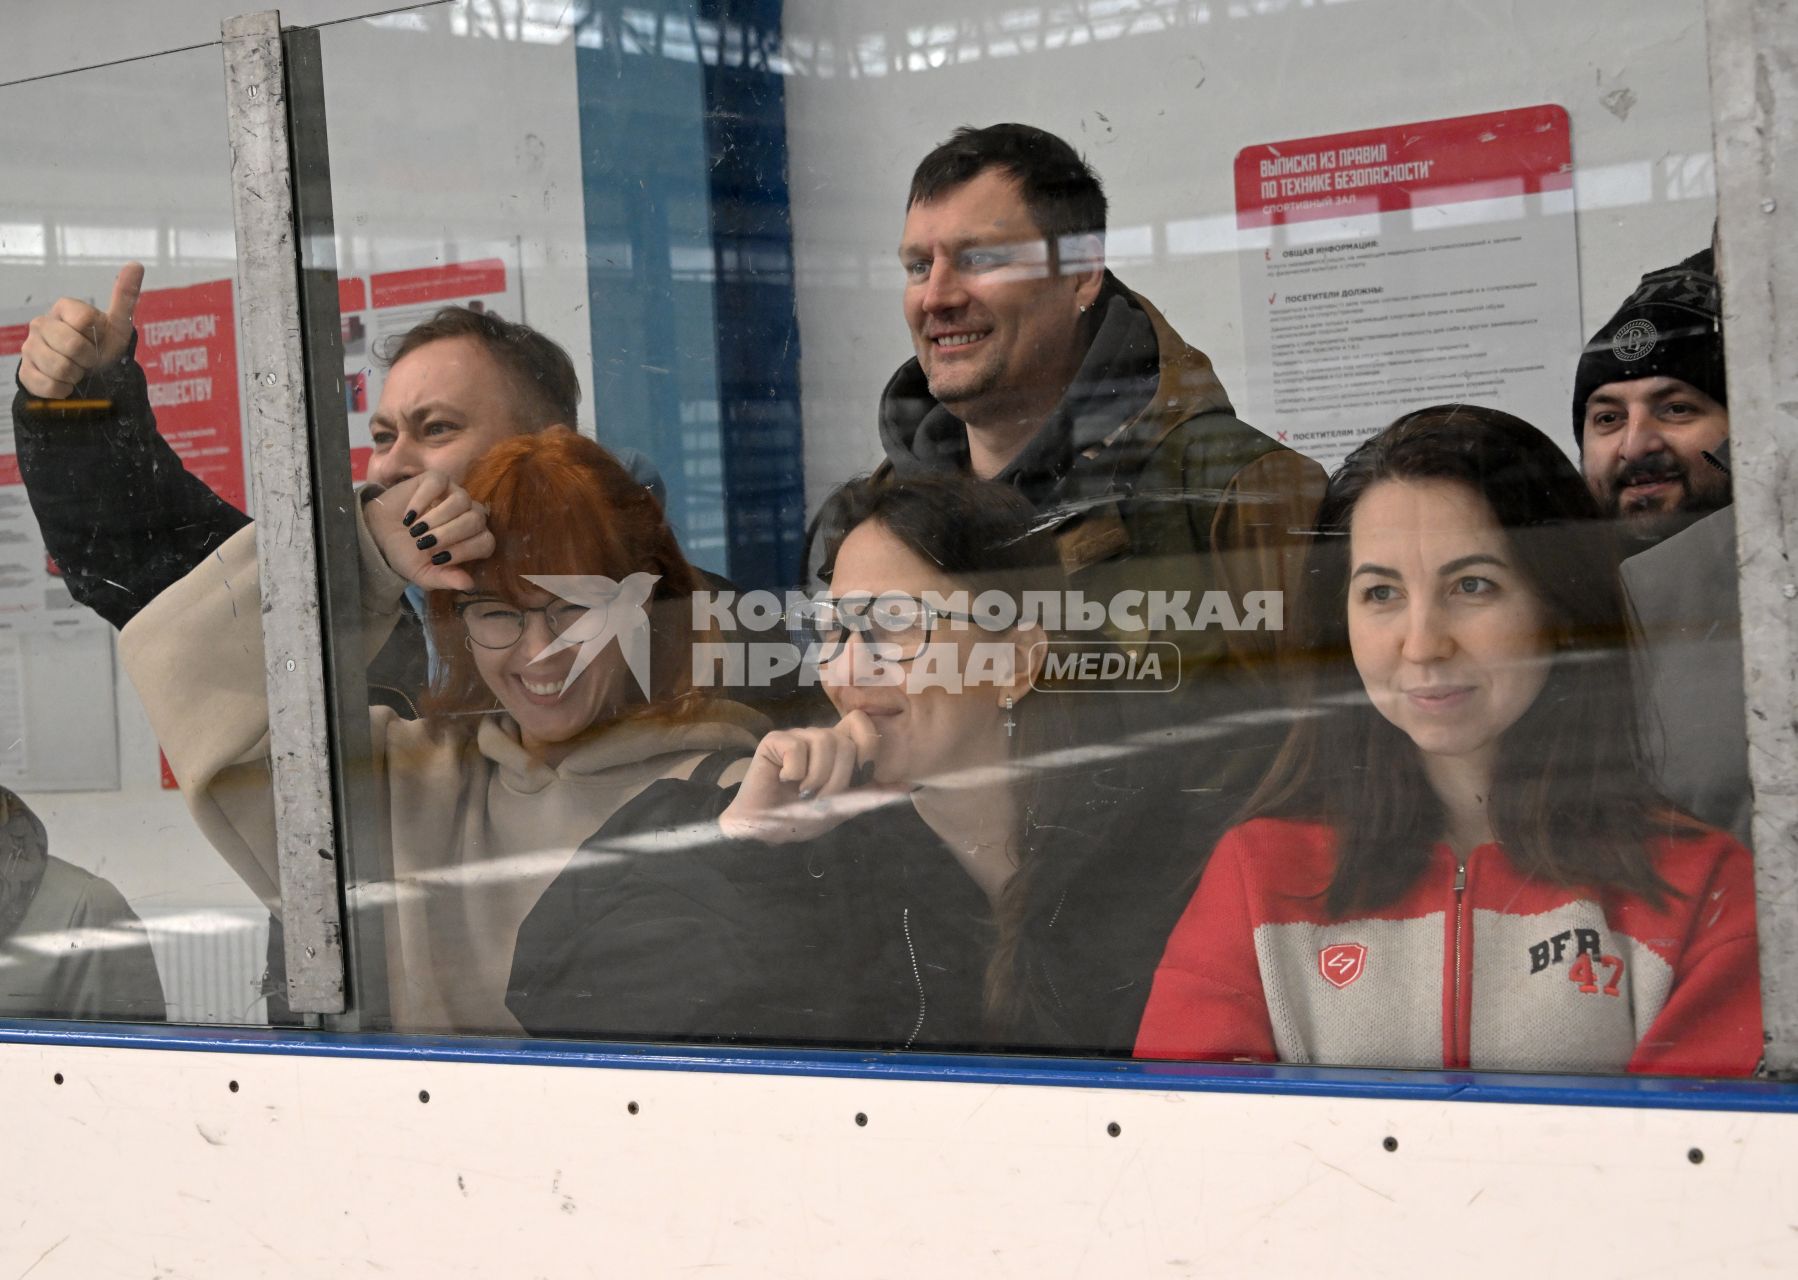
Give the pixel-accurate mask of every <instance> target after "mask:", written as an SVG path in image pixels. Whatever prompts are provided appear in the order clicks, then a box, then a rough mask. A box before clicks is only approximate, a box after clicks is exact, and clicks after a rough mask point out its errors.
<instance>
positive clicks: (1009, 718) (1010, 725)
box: [1005, 693, 1018, 738]
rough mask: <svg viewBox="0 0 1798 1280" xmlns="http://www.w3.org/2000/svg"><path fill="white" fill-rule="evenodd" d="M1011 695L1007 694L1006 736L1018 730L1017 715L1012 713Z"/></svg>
mask: <svg viewBox="0 0 1798 1280" xmlns="http://www.w3.org/2000/svg"><path fill="white" fill-rule="evenodd" d="M1011 706H1012V703H1011V695H1010V694H1009V693H1008V694H1006V695H1005V736H1006V737H1008V738H1009V737H1011V736H1012V735H1013V734H1015V733H1016V732H1017V731H1018V721H1017V717H1016V716H1014V715H1012V714H1011Z"/></svg>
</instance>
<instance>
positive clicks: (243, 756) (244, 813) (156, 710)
mask: <svg viewBox="0 0 1798 1280" xmlns="http://www.w3.org/2000/svg"><path fill="white" fill-rule="evenodd" d="M360 523H361V522H360V513H358V524H359V525H360ZM359 533H360V540H361V551H362V603H363V614H364V636H363V639H364V642H365V646H366V648H367V652H368V653H369V654H373V653H374V652H375V651H376V650H377V649H378V648H379V647H380V644H381V642H382V641H383V640H385V639H386V637H387V634H388V632H389V631H391V630H392V628H393V625H394V622H395V620H396V619H397V617H398V611H399V607H400V599H401V594H402V592H403V591H404V589H405V586H406V583H405V580H404V579H402V578H400V577H399V576H398V575H396V574H395V573H394V572H393V571H392V570H391V569H390V568H388V566H387V564H386V562H385V561H384V560H383V559H382V558H381V555H380V552H379V551H378V550H376V548H375V546H374V543H373V541H372V540H371V539H370V537H369V535H368V531H367V529H366V527H365V526H364V527H360V528H359ZM119 648H120V653H121V656H122V657H123V660H124V663H125V669H126V671H127V672H128V673H129V674H130V676H131V680H132V683H133V684H134V685H136V686H137V690H138V694H139V696H140V697H141V698H142V700H143V703H144V706H145V708H146V710H147V711H148V712H149V716H150V723H151V725H152V727H153V728H154V729H155V730H156V735H157V738H158V740H159V741H160V742H161V743H162V746H163V750H164V752H165V753H166V754H167V756H168V759H169V765H170V767H171V768H172V769H173V770H174V774H175V777H176V779H177V780H179V782H180V783H181V787H182V790H183V791H184V792H185V793H186V796H187V802H188V807H189V809H190V810H191V811H192V812H193V815H194V819H195V821H196V822H198V823H199V826H200V830H201V831H202V832H203V833H204V834H205V836H206V838H207V839H208V840H210V841H211V842H212V845H213V847H214V848H216V849H217V850H218V851H219V852H220V853H221V854H222V855H223V856H224V858H225V860H226V861H227V862H228V863H229V864H230V865H231V868H232V869H233V870H234V871H235V872H236V873H237V874H238V875H239V876H241V877H242V878H243V880H244V883H245V884H247V885H248V886H249V887H250V888H251V889H252V890H254V891H255V892H256V893H257V894H258V895H260V896H261V897H262V899H263V901H265V902H267V903H269V904H270V906H271V908H273V907H274V906H275V905H276V904H277V902H278V900H279V890H278V887H277V886H278V884H279V874H278V869H277V859H276V854H275V848H276V846H275V831H274V800H273V795H272V792H271V788H270V783H269V740H268V699H267V694H266V692H265V688H266V687H265V684H264V673H263V645H262V607H261V591H260V584H259V581H258V577H257V566H256V542H255V526H254V525H251V526H249V527H247V528H245V529H243V530H242V531H240V532H239V533H238V534H236V535H235V536H234V537H232V538H231V539H230V541H228V542H226V543H225V544H224V546H222V547H221V548H219V550H218V552H217V553H216V554H214V555H212V556H209V557H208V558H207V559H206V560H205V561H203V562H202V563H201V564H200V565H199V566H197V567H196V568H195V569H194V570H193V572H191V573H189V574H188V575H187V577H185V578H183V579H182V580H181V581H180V582H178V583H176V584H175V585H174V586H172V587H170V588H169V589H168V590H166V591H164V592H163V593H162V594H161V595H159V596H157V597H156V599H155V600H154V601H153V602H152V603H151V604H150V605H149V607H147V608H146V609H144V611H143V612H142V613H140V614H138V616H137V617H136V618H135V619H134V620H133V621H132V622H131V624H130V625H129V626H127V627H126V628H125V630H124V632H123V633H122V634H121V636H120V641H119ZM370 715H371V717H372V722H371V729H372V734H373V744H374V755H373V761H374V765H373V767H374V772H375V786H374V792H375V795H376V796H377V798H378V803H379V805H380V812H379V815H378V820H377V821H376V822H375V823H373V824H371V825H372V826H373V827H374V828H375V829H377V830H380V831H382V832H385V833H386V834H387V836H388V839H389V841H390V843H391V847H392V858H393V869H394V881H393V884H392V885H391V887H390V889H391V891H390V893H388V894H387V895H386V897H385V901H384V902H383V904H382V906H383V923H384V925H385V933H386V939H387V963H388V981H389V987H390V993H391V999H392V1011H393V1018H394V1026H395V1028H396V1029H399V1030H404V1031H415V1032H470V1033H499V1034H518V1033H519V1031H520V1027H519V1025H518V1022H517V1020H516V1019H514V1018H513V1017H512V1015H511V1013H510V1012H509V1011H508V1010H507V1009H506V1005H505V996H506V983H507V979H508V978H509V976H510V974H511V967H512V951H513V947H514V944H515V942H516V940H517V935H518V926H519V925H520V924H521V923H522V922H523V920H524V917H525V915H526V914H527V913H528V912H529V911H530V909H531V907H532V906H534V905H535V904H536V901H537V899H538V897H539V896H540V895H541V894H542V892H543V890H544V889H545V888H546V887H547V886H548V885H549V882H550V881H551V880H553V879H554V878H555V877H556V874H557V873H558V872H559V871H561V870H562V868H563V867H564V866H565V865H566V864H567V862H568V860H569V858H570V857H571V856H572V854H573V853H574V851H575V849H576V848H577V847H578V846H579V845H580V843H581V841H583V840H585V839H586V838H587V837H588V836H590V835H592V834H593V833H594V832H595V831H597V830H598V829H599V827H600V826H601V825H602V824H604V823H605V821H606V820H607V819H608V818H610V817H611V816H612V814H613V813H615V812H616V811H617V810H618V809H619V808H620V807H621V806H622V805H623V804H625V802H627V801H628V800H630V799H631V798H632V797H634V796H635V795H636V794H637V793H638V792H639V791H641V790H642V789H643V788H644V787H646V786H648V785H649V784H650V783H651V782H654V781H656V780H657V779H659V778H669V777H686V776H687V775H688V774H690V773H691V772H692V771H693V769H694V767H695V766H697V765H698V763H699V762H700V761H701V760H702V759H704V758H705V756H706V755H708V754H709V753H711V752H712V751H715V750H718V749H719V748H724V747H737V748H742V749H745V750H750V749H753V748H754V746H755V744H756V742H757V740H758V738H759V732H760V727H761V726H760V718H759V717H758V716H756V715H755V713H754V712H751V711H749V710H748V709H746V708H742V707H737V706H734V705H733V704H728V703H726V704H720V705H719V707H718V710H717V714H716V718H713V719H708V720H700V721H694V722H684V723H673V724H670V723H654V722H625V723H622V724H619V725H617V726H615V727H614V728H612V729H610V730H608V731H607V732H605V733H603V734H601V735H600V736H598V737H597V738H595V739H593V740H591V741H589V742H586V743H584V744H582V745H581V746H580V747H579V748H578V749H577V750H576V751H574V752H573V753H572V754H571V755H570V756H569V757H568V758H567V759H566V760H564V761H563V762H562V763H561V764H560V765H559V766H558V767H555V768H550V767H549V766H547V765H544V764H543V763H541V762H540V761H537V760H535V759H533V758H532V757H531V756H529V755H528V754H527V753H526V752H525V750H524V748H523V747H522V746H521V745H520V744H519V741H518V730H517V726H516V725H515V724H514V723H513V722H512V720H511V718H510V717H509V716H506V715H504V714H502V713H497V712H496V713H493V714H490V715H482V716H470V717H467V718H465V719H457V720H447V721H446V720H403V719H401V718H399V717H398V716H396V715H395V714H394V713H393V712H392V711H391V710H389V709H387V708H385V707H376V708H374V709H372V711H371V712H370ZM377 892H378V891H377Z"/></svg>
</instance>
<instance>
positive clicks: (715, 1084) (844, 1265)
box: [0, 1044, 1798, 1280]
mask: <svg viewBox="0 0 1798 1280" xmlns="http://www.w3.org/2000/svg"><path fill="white" fill-rule="evenodd" d="M57 1072H61V1073H62V1075H63V1078H64V1083H63V1084H61V1085H58V1084H56V1083H55V1082H54V1074H55V1073H57ZM233 1080H235V1081H237V1082H238V1085H239V1088H238V1091H237V1092H235V1093H233V1092H231V1090H230V1087H229V1082H230V1081H233ZM0 1088H3V1089H4V1092H5V1096H6V1097H7V1098H8V1101H9V1105H8V1107H7V1115H8V1121H7V1125H6V1131H7V1138H8V1142H7V1148H8V1152H9V1156H8V1158H7V1159H6V1160H5V1161H4V1166H3V1169H0V1275H5V1276H24V1275H26V1274H29V1275H30V1276H31V1278H32V1280H62V1278H65V1277H66V1278H68V1280H104V1278H106V1277H114V1276H118V1277H131V1278H133V1280H142V1278H144V1277H151V1276H158V1277H165V1276H166V1277H183V1278H187V1277H214V1276H216V1277H231V1278H232V1280H245V1278H246V1277H256V1276H283V1277H285V1276H300V1277H337V1276H359V1277H360V1276H383V1277H392V1276H404V1277H412V1276H417V1277H431V1278H432V1280H450V1278H452V1277H482V1278H483V1280H487V1278H494V1280H512V1278H514V1277H516V1278H520V1280H526V1278H529V1277H538V1276H543V1277H564V1276H628V1277H638V1276H673V1275H687V1274H694V1273H698V1274H705V1275H718V1276H771V1277H772V1276H779V1277H819V1278H823V1277H830V1278H832V1280H835V1278H837V1277H881V1276H895V1277H908V1278H909V1277H963V1276H1017V1277H1033V1278H1034V1277H1110V1276H1119V1277H1141V1276H1161V1275H1166V1276H1230V1277H1235V1276H1249V1275H1254V1276H1288V1275H1290V1276H1304V1277H1308V1278H1310V1280H1317V1278H1319V1277H1339V1276H1381V1277H1388V1276H1399V1275H1429V1276H1433V1277H1437V1276H1446V1277H1472V1276H1494V1277H1499V1276H1504V1277H1511V1276H1534V1275H1548V1274H1553V1275H1557V1276H1561V1275H1565V1276H1578V1277H1582V1278H1583V1280H1595V1278H1597V1277H1606V1276H1635V1277H1655V1276H1665V1277H1669V1278H1672V1277H1678V1278H1679V1280H1691V1278H1692V1277H1696V1276H1712V1275H1718V1276H1721V1275H1728V1276H1751V1275H1768V1276H1791V1275H1794V1274H1798V1160H1795V1159H1794V1155H1793V1153H1794V1152H1795V1151H1798V1117H1794V1116H1793V1115H1791V1114H1783V1113H1782V1114H1766V1113H1762V1114H1755V1113H1745V1112H1714V1111H1692V1110H1685V1111H1681V1110H1649V1109H1641V1108H1623V1107H1616V1108H1578V1107H1563V1106H1547V1105H1533V1104H1531V1105H1505V1104H1494V1103H1469V1102H1460V1103H1455V1102H1447V1101H1396V1100H1389V1099H1372V1100H1370V1099H1366V1098H1339V1097H1292V1096H1278V1095H1267V1094H1259V1095H1257V1094H1229V1093H1206V1092H1159V1091H1146V1090H1133V1089H1093V1088H1060V1087H1045V1086H1018V1085H1007V1086H994V1085H989V1084H972V1083H950V1082H926V1083H919V1082H912V1081H898V1080H864V1079H841V1078H816V1077H812V1078H804V1077H794V1076H771V1075H747V1074H723V1073H711V1072H696V1071H667V1070H636V1069H629V1070H621V1069H610V1068H592V1069H584V1068H580V1067H568V1066H516V1065H490V1064H478V1063H465V1062H440V1061H394V1060H376V1059H344V1058H329V1057H317V1056H299V1055H284V1054H245V1053H212V1052H190V1051H175V1050H130V1049H114V1048H95V1047H87V1046H77V1047H70V1046H57V1045H43V1044H0ZM421 1089H422V1090H427V1091H428V1092H429V1094H430V1101H429V1102H428V1103H421V1102H420V1100H419V1091H420V1090H421ZM630 1102H636V1103H637V1104H638V1107H639V1110H638V1113H637V1114H635V1115H633V1114H631V1113H630V1111H629V1109H628V1105H627V1104H629V1103H630ZM858 1112H860V1113H863V1114H865V1115H866V1116H867V1118H868V1121H867V1124H866V1125H865V1126H858V1125H857V1124H856V1122H855V1116H856V1114H857V1113H858ZM1111 1123H1116V1124H1117V1125H1118V1126H1119V1127H1120V1133H1119V1135H1118V1136H1116V1137H1113V1136H1110V1135H1109V1134H1108V1132H1107V1126H1108V1124H1111ZM1388 1137H1391V1138H1394V1139H1396V1140H1397V1143H1398V1148H1397V1150H1396V1151H1393V1152H1388V1151H1386V1150H1385V1149H1384V1145H1383V1143H1384V1140H1385V1139H1386V1138H1388ZM1693 1148H1698V1149H1700V1150H1702V1151H1703V1152H1704V1156H1705V1158H1704V1161H1703V1163H1702V1164H1693V1163H1692V1162H1691V1160H1690V1158H1689V1156H1688V1152H1689V1151H1690V1150H1691V1149H1693ZM26 1153H29V1154H26Z"/></svg>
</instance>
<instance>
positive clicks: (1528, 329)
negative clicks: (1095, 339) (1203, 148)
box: [1235, 106, 1581, 466]
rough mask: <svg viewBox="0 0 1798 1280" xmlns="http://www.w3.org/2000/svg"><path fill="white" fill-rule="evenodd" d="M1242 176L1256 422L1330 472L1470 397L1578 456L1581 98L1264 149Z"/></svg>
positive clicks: (1242, 162) (1240, 231) (1244, 157)
mask: <svg viewBox="0 0 1798 1280" xmlns="http://www.w3.org/2000/svg"><path fill="white" fill-rule="evenodd" d="M1235 176H1236V222H1237V236H1238V243H1239V245H1240V247H1241V261H1242V285H1243V306H1244V311H1245V320H1246V324H1245V327H1244V336H1245V339H1246V347H1247V355H1248V366H1249V367H1248V374H1249V395H1248V397H1247V403H1246V405H1245V406H1244V408H1245V416H1247V417H1248V418H1249V420H1250V421H1252V422H1254V423H1256V424H1257V425H1258V426H1261V427H1262V428H1263V429H1266V430H1269V431H1271V432H1273V433H1275V434H1276V436H1277V438H1279V439H1280V440H1282V441H1284V442H1286V443H1288V444H1290V445H1291V446H1292V447H1294V448H1296V449H1298V450H1300V451H1302V452H1304V453H1308V454H1310V455H1311V456H1312V457H1314V458H1316V459H1318V460H1319V461H1320V462H1322V463H1324V464H1325V465H1326V466H1333V465H1334V464H1335V463H1337V462H1339V461H1340V460H1341V459H1342V457H1343V456H1344V455H1346V454H1347V453H1348V451H1349V450H1350V449H1352V448H1353V447H1354V446H1355V444H1357V443H1358V442H1359V441H1361V440H1362V439H1365V438H1366V437H1367V436H1369V435H1371V434H1373V432H1375V431H1377V430H1378V429H1379V428H1380V427H1382V426H1384V425H1385V424H1386V423H1387V422H1389V421H1391V420H1392V419H1393V418H1394V417H1396V416H1398V415H1399V414H1401V413H1404V412H1406V411H1407V410H1410V409H1416V408H1422V407H1424V406H1426V405H1431V404H1437V403H1441V402H1443V401H1448V400H1463V401H1474V402H1477V403H1481V404H1490V405H1494V406H1496V407H1498V408H1502V409H1505V410H1508V411H1509V412H1511V413H1515V414H1517V415H1518V416H1520V417H1522V418H1525V419H1527V420H1529V421H1531V422H1534V423H1536V424H1537V425H1538V426H1540V427H1542V428H1543V429H1544V430H1546V431H1548V432H1550V433H1551V434H1554V435H1555V436H1556V437H1557V438H1561V439H1563V440H1564V443H1566V444H1567V446H1568V447H1569V448H1571V446H1572V430H1571V424H1570V423H1569V422H1568V420H1567V419H1568V414H1567V402H1568V397H1569V395H1570V394H1571V387H1572V378H1573V366H1574V364H1575V362H1576V361H1577V360H1578V357H1579V349H1580V343H1581V333H1580V313H1579V261H1578V251H1577V246H1576V243H1575V238H1574V213H1573V190H1572V186H1573V158H1572V150H1571V142H1570V136H1569V130H1568V117H1567V112H1566V111H1565V109H1563V108H1561V107H1558V106H1535V107H1523V108H1518V109H1516V110H1512V111H1497V112H1491V113H1489V114H1485V115H1477V116H1461V117H1458V118H1456V119H1452V120H1429V121H1423V122H1421V123H1413V124H1400V125H1390V126H1386V127H1383V128H1376V129H1359V130H1355V131H1353V132H1349V133H1335V134H1327V135H1321V136H1318V137H1313V138H1297V139H1293V140H1291V141H1287V142H1269V143H1262V144H1259V145H1256V146H1252V147H1245V148H1243V149H1242V150H1241V151H1240V152H1238V153H1237V156H1236V175H1235Z"/></svg>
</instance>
